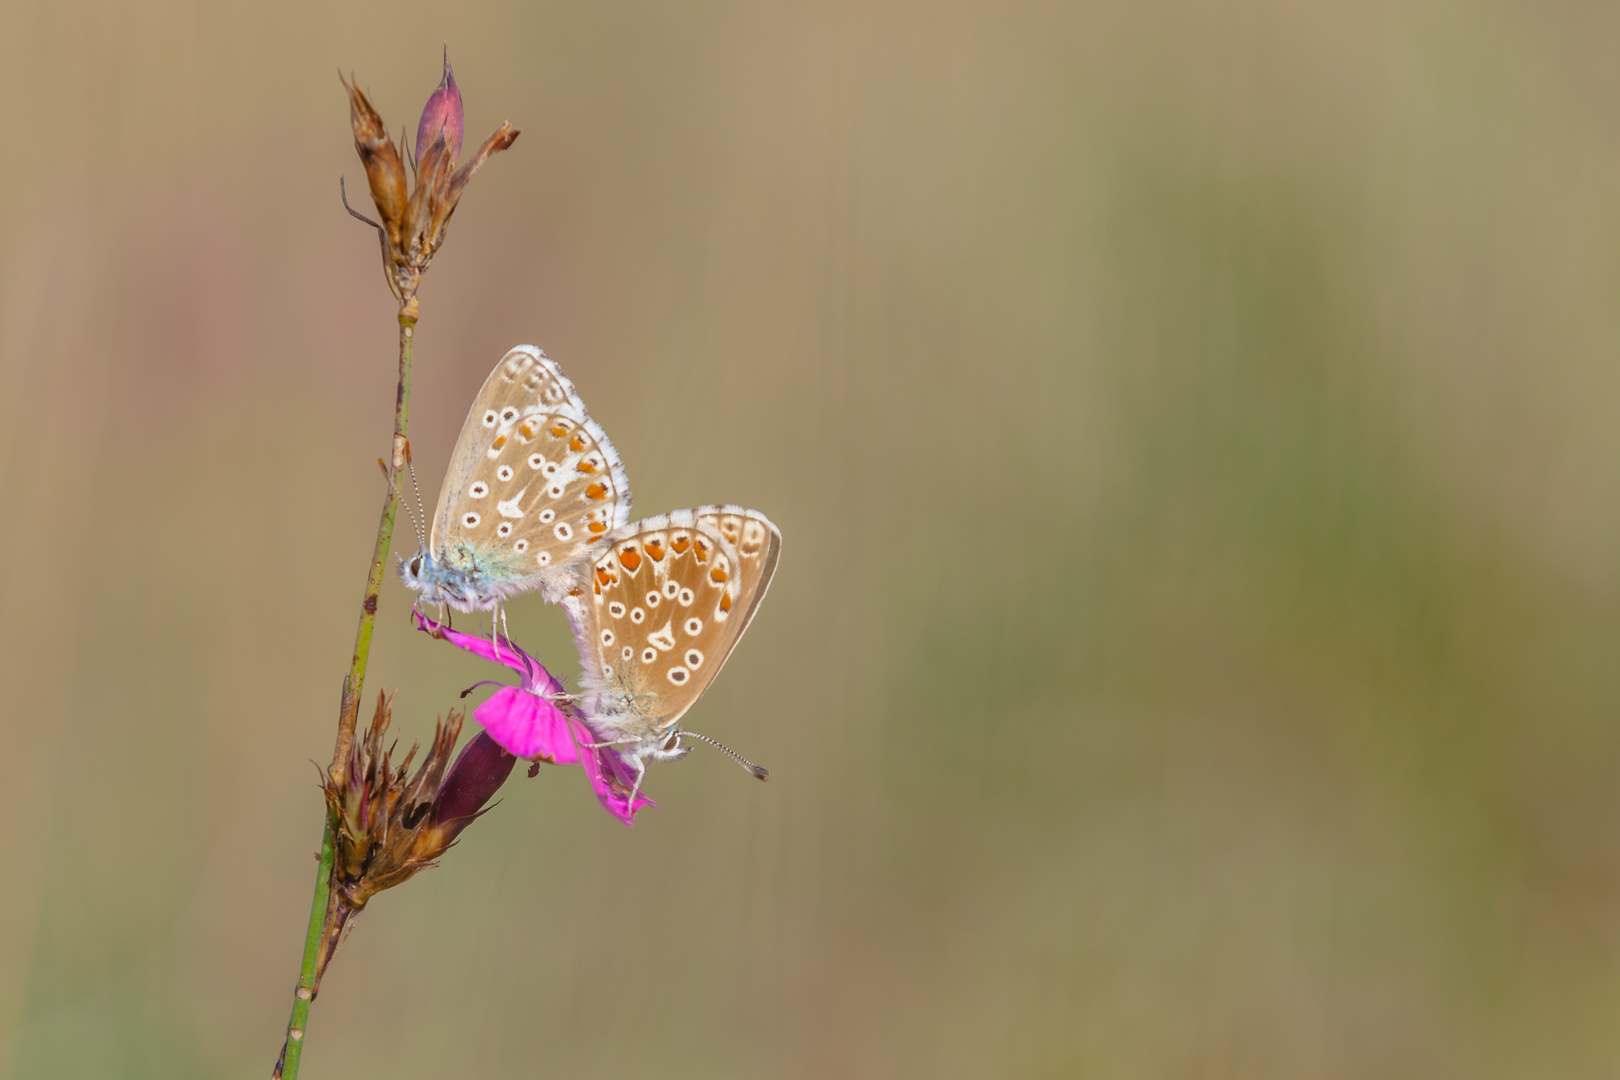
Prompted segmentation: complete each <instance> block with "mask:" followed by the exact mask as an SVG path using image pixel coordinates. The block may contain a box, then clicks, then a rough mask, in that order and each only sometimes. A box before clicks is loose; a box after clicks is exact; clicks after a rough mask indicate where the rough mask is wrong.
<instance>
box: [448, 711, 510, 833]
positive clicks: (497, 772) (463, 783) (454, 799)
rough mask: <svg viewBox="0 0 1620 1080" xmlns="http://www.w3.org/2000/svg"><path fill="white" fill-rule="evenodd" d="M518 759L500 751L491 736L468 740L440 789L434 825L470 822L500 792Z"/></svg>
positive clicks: (483, 732)
mask: <svg viewBox="0 0 1620 1080" xmlns="http://www.w3.org/2000/svg"><path fill="white" fill-rule="evenodd" d="M516 764H517V758H515V757H513V756H512V755H511V754H508V753H507V752H506V751H505V750H503V749H501V747H500V745H499V744H498V743H496V741H495V740H494V739H492V738H490V737H489V733H488V732H485V731H480V732H479V733H478V734H477V735H474V736H473V737H472V738H471V739H470V740H468V742H467V745H466V746H464V747H462V748H461V753H460V754H458V755H457V756H456V763H455V764H454V765H452V766H450V772H449V774H448V775H447V776H445V778H444V783H442V784H440V785H439V798H438V800H437V801H436V802H435V803H434V805H433V824H435V825H443V824H446V823H448V822H453V821H459V820H460V819H462V818H470V817H472V816H473V815H474V814H476V813H478V812H479V811H480V810H482V809H483V808H484V804H485V803H487V802H489V800H490V799H491V798H493V797H494V795H495V792H497V791H499V790H500V787H501V785H502V784H504V783H506V778H507V777H508V776H511V775H512V766H514V765H516Z"/></svg>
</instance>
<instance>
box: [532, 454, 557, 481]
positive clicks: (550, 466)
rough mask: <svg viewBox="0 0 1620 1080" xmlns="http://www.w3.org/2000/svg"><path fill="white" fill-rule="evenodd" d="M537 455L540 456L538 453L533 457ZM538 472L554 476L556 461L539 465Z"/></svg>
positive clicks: (555, 473)
mask: <svg viewBox="0 0 1620 1080" xmlns="http://www.w3.org/2000/svg"><path fill="white" fill-rule="evenodd" d="M539 456H540V455H539V454H536V455H535V457H539ZM540 472H541V473H542V474H543V475H545V476H556V475H557V463H556V462H555V461H548V462H546V463H545V464H544V465H542V466H541V468H540Z"/></svg>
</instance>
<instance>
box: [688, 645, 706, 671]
mask: <svg viewBox="0 0 1620 1080" xmlns="http://www.w3.org/2000/svg"><path fill="white" fill-rule="evenodd" d="M686 666H687V667H689V668H691V669H692V670H693V671H696V670H697V669H698V668H700V667H702V666H703V654H702V653H700V652H698V651H697V650H696V649H687V650H686Z"/></svg>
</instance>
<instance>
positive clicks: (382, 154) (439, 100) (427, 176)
mask: <svg viewBox="0 0 1620 1080" xmlns="http://www.w3.org/2000/svg"><path fill="white" fill-rule="evenodd" d="M339 77H340V78H341V77H342V76H341V74H340V75H339ZM343 85H344V88H345V89H347V90H348V92H349V119H350V123H351V125H352V126H353V128H354V145H355V149H356V150H357V151H358V152H359V154H360V160H361V162H362V163H363V164H364V165H365V167H366V178H367V180H369V181H370V184H371V200H372V202H374V203H376V205H377V213H378V214H379V215H380V216H381V225H382V234H383V245H382V247H383V270H384V273H385V274H386V276H387V278H388V287H389V289H390V290H392V292H393V293H394V297H395V298H396V299H397V300H398V301H399V306H400V313H401V315H408V316H410V317H412V318H415V317H416V290H417V287H418V286H419V285H420V284H421V280H422V274H423V273H424V272H426V270H427V268H428V264H429V263H431V262H432V261H433V254H434V252H436V251H438V249H439V246H440V245H441V244H442V243H444V231H445V227H446V226H447V225H448V224H449V223H450V215H452V214H454V213H455V210H456V204H457V203H458V202H460V201H461V193H462V191H463V190H464V189H465V188H466V186H467V182H468V181H469V180H471V179H472V176H473V174H474V173H475V172H477V171H478V170H479V169H480V168H481V167H483V164H484V162H485V161H487V160H489V156H490V155H491V154H494V153H497V152H499V151H501V150H505V149H506V148H507V147H509V146H511V145H512V143H513V141H514V140H515V139H517V137H518V130H517V129H516V128H514V127H513V126H512V125H511V124H502V125H501V126H500V127H499V128H498V129H497V130H496V131H495V133H494V134H493V135H491V136H490V137H489V138H487V139H485V140H484V142H483V144H482V145H480V146H479V148H478V152H477V153H476V154H474V155H473V158H472V160H471V161H469V162H467V164H465V165H463V166H462V167H461V168H459V169H458V168H456V159H457V158H458V157H459V156H460V154H461V144H462V132H463V111H462V105H461V89H460V87H458V86H457V85H456V80H455V76H454V75H453V74H452V73H451V70H450V55H449V53H448V51H447V52H446V53H445V57H444V74H443V76H442V77H441V78H440V80H439V87H438V89H437V90H435V91H434V92H433V93H432V94H431V95H429V97H428V101H427V106H426V107H425V108H424V109H423V110H422V117H421V119H420V120H419V121H418V122H417V125H416V153H415V155H414V157H413V159H412V161H413V164H414V165H415V166H416V184H415V186H414V187H413V188H411V189H410V190H409V193H408V194H407V188H406V184H405V170H404V166H403V165H402V163H401V159H400V156H399V151H398V149H397V148H396V147H395V146H394V143H393V140H392V139H390V138H389V137H388V131H387V128H386V127H385V125H384V124H383V121H382V117H381V116H379V115H378V114H377V111H376V110H375V109H373V108H372V107H371V102H370V101H369V100H368V99H367V98H366V95H365V94H363V93H361V91H360V90H359V88H358V87H357V86H354V85H351V84H350V83H349V82H348V81H347V80H345V81H344V83H343Z"/></svg>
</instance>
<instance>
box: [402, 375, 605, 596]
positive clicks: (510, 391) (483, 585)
mask: <svg viewBox="0 0 1620 1080" xmlns="http://www.w3.org/2000/svg"><path fill="white" fill-rule="evenodd" d="M629 516H630V483H629V480H628V479H627V478H626V477H625V473H624V467H623V466H622V465H621V464H620V463H619V455H618V452H617V451H615V450H614V449H613V444H612V443H611V442H609V441H608V437H607V433H606V432H604V431H603V430H602V428H601V427H600V426H599V425H598V424H597V423H596V421H594V420H592V419H591V418H590V415H589V414H588V413H587V412H586V411H585V403H584V402H583V401H581V400H580V398H579V395H578V394H577V393H575V392H574V386H573V383H571V382H569V381H568V378H567V376H565V375H564V374H563V373H562V369H561V368H560V367H558V366H557V363H556V362H555V361H554V360H552V359H550V358H549V357H547V356H546V355H545V354H544V353H542V352H541V351H540V350H539V349H536V348H534V347H533V346H532V345H519V346H518V347H517V348H515V349H513V350H512V351H511V352H509V353H507V354H506V355H505V356H504V357H502V358H501V361H500V363H498V364H496V365H495V370H494V371H492V372H491V373H490V375H489V378H488V379H486V380H485V381H484V385H483V388H482V389H481V390H479V392H478V396H477V397H476V398H475V399H474V400H473V404H472V408H471V409H470V410H469V411H468V413H467V420H466V423H464V424H463V425H462V428H461V435H460V437H459V438H458V439H457V440H456V448H455V452H454V453H453V454H452V455H451V458H450V467H449V469H448V470H446V472H445V478H444V485H443V486H442V487H441V488H440V489H439V501H438V505H437V507H436V508H435V510H434V514H433V522H432V529H431V532H430V533H429V535H428V536H427V537H426V538H425V542H424V543H423V546H422V548H421V549H420V550H419V551H418V552H417V553H416V555H415V556H413V557H412V558H411V559H409V560H407V561H403V562H401V564H400V568H399V573H400V579H401V580H402V581H403V582H404V583H405V585H406V587H408V588H410V589H414V590H415V591H417V592H418V593H420V594H421V595H422V599H423V600H426V601H428V602H429V603H440V604H448V605H449V606H450V607H452V608H455V609H456V610H457V611H487V610H490V609H492V608H496V607H498V606H499V605H500V603H501V602H502V601H503V600H505V599H506V598H508V597H510V596H513V595H516V594H518V593H523V592H529V591H531V590H539V591H540V593H541V594H542V595H543V596H544V597H545V598H546V599H547V600H551V601H557V600H560V599H562V597H563V596H565V595H566V594H567V593H568V592H569V590H570V589H571V588H573V586H574V583H575V581H576V579H577V573H576V570H577V567H576V564H577V563H579V562H580V561H581V560H583V559H585V558H587V557H588V556H589V555H590V553H591V550H592V549H593V547H594V546H595V545H596V544H597V543H598V542H600V541H602V540H603V539H605V537H606V536H607V535H608V534H609V533H610V532H612V531H613V530H614V529H617V528H619V527H620V526H622V525H624V523H625V521H626V520H627V519H628V518H629Z"/></svg>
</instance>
